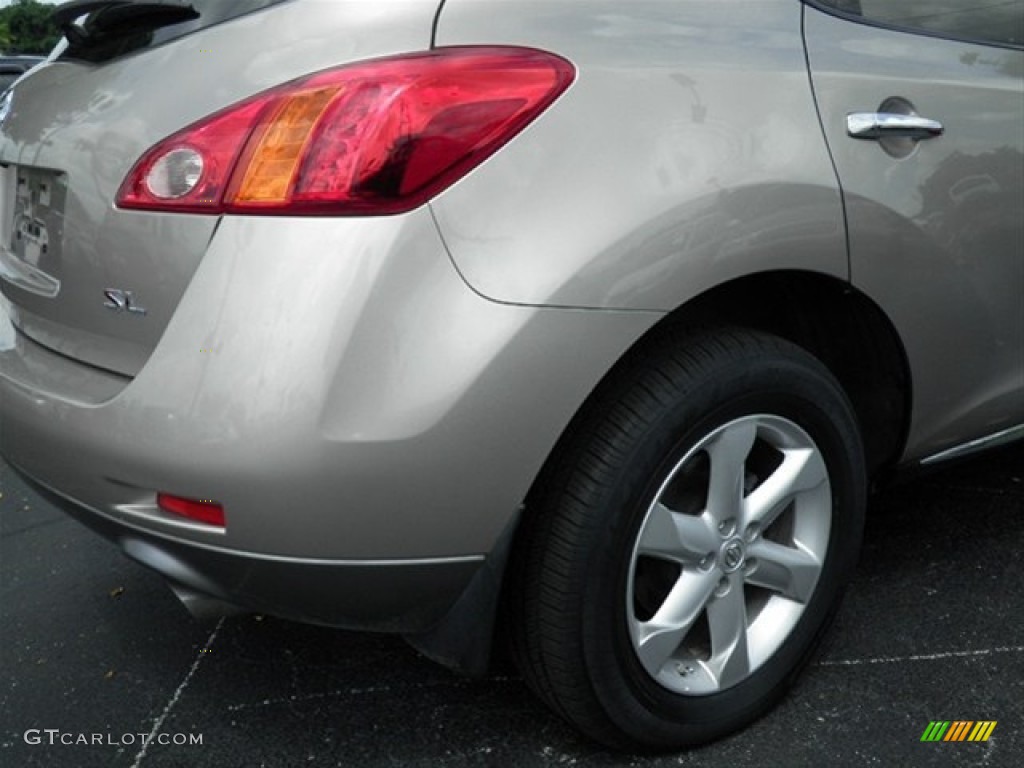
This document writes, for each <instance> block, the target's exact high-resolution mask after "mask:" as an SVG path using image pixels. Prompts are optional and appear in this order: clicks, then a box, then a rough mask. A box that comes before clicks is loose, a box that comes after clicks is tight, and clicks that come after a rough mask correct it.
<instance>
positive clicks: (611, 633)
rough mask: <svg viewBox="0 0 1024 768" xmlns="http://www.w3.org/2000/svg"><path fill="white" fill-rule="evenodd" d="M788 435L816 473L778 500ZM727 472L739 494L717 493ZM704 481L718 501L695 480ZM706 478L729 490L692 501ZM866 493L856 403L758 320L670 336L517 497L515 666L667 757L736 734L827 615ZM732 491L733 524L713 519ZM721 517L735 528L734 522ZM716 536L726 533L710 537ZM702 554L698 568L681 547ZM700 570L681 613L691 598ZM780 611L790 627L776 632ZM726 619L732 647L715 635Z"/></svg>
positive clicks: (561, 700) (548, 695) (643, 354)
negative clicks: (520, 512) (751, 327)
mask: <svg viewBox="0 0 1024 768" xmlns="http://www.w3.org/2000/svg"><path fill="white" fill-rule="evenodd" d="M777 428H778V429H777ZM750 434H753V435H755V438H756V439H754V438H752V439H754V442H753V443H752V445H753V448H752V449H751V450H750V452H749V454H748V453H745V451H746V448H744V447H743V446H745V443H744V440H746V439H747V437H748V436H749V435H750ZM789 441H792V445H793V446H796V448H797V449H799V451H803V453H799V452H798V451H796V450H794V452H792V455H793V456H798V457H799V458H800V460H801V461H803V462H804V464H802V465H800V466H801V467H810V468H809V469H801V470H800V474H798V475H796V477H798V478H799V479H797V480H794V482H793V486H792V488H793V493H792V497H791V498H789V497H786V496H785V494H784V493H782V495H780V496H779V499H781V501H780V502H779V503H777V504H774V505H769V504H768V502H767V501H765V498H767V497H772V498H774V496H772V494H773V493H774V492H775V490H774V489H776V488H781V489H786V488H789V486H786V485H784V484H783V481H782V480H779V479H778V478H780V477H782V478H783V479H786V478H788V477H789V476H790V473H791V470H790V469H789V467H790V466H791V464H785V466H786V467H787V470H786V474H785V475H783V474H782V473H781V472H777V470H778V469H779V467H781V466H783V464H780V463H778V462H781V461H782V459H781V458H779V457H783V456H790V455H791V454H790V452H789V446H790V442H789ZM698 446H703V448H701V450H695V448H696V447H698ZM800 446H803V447H802V448H801V447H800ZM730 452H732V453H730ZM776 454H777V455H776ZM741 455H742V456H746V458H745V459H743V460H742V462H741V464H740V466H739V467H737V468H733V467H732V463H731V461H730V459H732V458H734V457H735V456H741ZM711 457H714V458H711ZM684 458H685V459H686V461H682V460H683V459H684ZM819 459H820V461H819ZM812 463H814V466H813V467H811V464H812ZM712 466H714V467H716V469H710V467H712ZM792 466H796V465H795V464H794V465H792ZM732 472H735V473H736V474H737V476H738V477H740V478H741V481H740V482H742V483H743V485H744V488H743V489H740V488H736V492H737V493H738V494H739V496H741V497H742V499H743V501H742V502H739V501H735V499H734V496H736V494H734V493H732V491H729V490H728V489H731V488H733V484H731V483H732V480H731V474H730V473H732ZM702 473H703V474H702ZM821 473H824V479H823V480H822V479H821V478H820V477H819V475H820V474H821ZM712 478H714V482H715V489H722V488H724V489H726V492H725V493H722V492H720V491H719V490H707V489H708V488H709V487H710V485H711V483H712ZM722 478H725V480H724V481H723V480H722ZM769 478H771V482H772V483H773V484H774V483H778V485H769V484H768V483H766V482H765V480H766V479H769ZM815 482H817V483H818V485H817V486H814V487H813V488H812V489H810V490H808V489H805V488H803V486H804V485H809V484H812V483H815ZM702 486H703V487H704V488H705V493H707V495H708V498H710V497H711V496H714V497H715V498H716V499H725V501H723V502H722V503H721V504H718V503H717V502H709V501H708V498H704V499H701V498H700V488H701V487H702ZM762 487H763V488H764V490H763V491H762V492H761V494H760V495H757V496H754V495H753V494H754V493H756V492H757V490H758V489H759V488H762ZM780 493H781V492H780ZM865 495H866V480H865V470H864V460H863V450H862V447H861V441H860V437H859V432H858V427H857V423H856V419H855V416H854V413H853V409H852V407H851V405H850V403H849V402H848V400H847V398H846V396H845V395H844V393H843V390H842V388H841V387H840V385H839V384H838V382H837V381H836V380H835V378H834V377H833V376H832V375H831V374H830V373H829V372H828V370H827V369H826V368H825V367H824V366H823V365H821V363H819V362H818V361H817V360H816V359H815V358H814V357H812V356H811V355H809V354H808V353H807V352H805V351H804V350H803V349H801V348H799V347H797V346H795V345H793V344H791V343H789V342H787V341H785V340H782V339H779V338H776V337H773V336H770V335H767V334H764V333H760V332H755V331H748V330H742V329H717V330H705V331H700V332H695V333H689V334H684V333H682V332H681V331H670V332H667V333H665V334H663V335H662V336H661V338H660V339H659V340H658V341H656V342H653V343H651V344H648V345H647V346H646V348H644V349H641V350H640V351H638V352H635V353H634V354H633V355H632V356H631V358H630V359H628V360H627V361H626V362H625V364H624V365H623V366H620V368H619V369H617V370H616V371H615V372H613V374H612V375H611V376H610V377H609V379H608V380H607V381H606V382H605V383H604V384H603V385H602V386H601V387H600V388H599V390H598V392H596V393H595V395H594V397H593V398H592V399H591V401H590V402H589V403H588V405H587V406H586V408H585V409H584V411H583V413H582V414H581V416H580V417H579V418H578V419H577V420H576V422H574V424H573V426H572V427H570V430H569V431H568V433H567V435H566V437H565V438H564V439H563V442H562V444H561V445H560V446H559V448H558V450H557V451H556V453H555V455H554V456H553V457H552V460H551V461H550V462H549V465H548V467H547V468H546V470H545V473H544V475H543V476H542V478H541V479H540V480H539V481H538V487H537V488H535V489H534V492H533V493H532V494H531V497H530V499H529V500H528V504H527V511H526V515H525V517H524V521H523V525H522V529H521V531H520V533H519V537H518V539H517V543H516V548H515V551H514V553H513V560H512V563H511V566H510V574H509V589H508V592H507V598H508V601H507V604H506V607H507V609H508V611H509V614H508V620H509V626H510V632H511V645H512V652H513V656H514V658H515V660H516V662H517V665H518V666H519V668H520V670H521V671H522V673H523V675H524V677H525V678H526V680H527V682H528V684H529V685H530V687H531V688H532V689H533V690H534V691H535V692H536V693H537V694H538V695H539V696H540V697H541V698H542V699H543V700H544V701H545V702H547V703H548V704H549V705H550V706H551V707H552V708H553V709H554V710H555V711H556V712H558V713H559V714H561V715H562V716H563V717H564V718H565V719H567V720H568V721H569V722H570V723H572V724H574V725H576V726H577V727H578V728H579V729H581V730H582V731H583V732H585V733H586V734H588V735H589V736H591V737H592V738H594V739H596V740H597V741H599V742H601V743H603V744H605V745H607V746H609V747H612V748H615V749H623V750H644V751H650V750H657V751H662V750H674V749H679V748H681V747H685V746H691V745H696V744H700V743H704V742H707V741H710V740H712V739H715V738H718V737H720V736H722V735H725V734H727V733H730V732H732V731H735V730H737V729H739V728H741V727H742V726H744V725H746V724H747V723H749V722H751V721H752V720H754V719H755V718H757V717H759V716H760V715H762V714H763V713H764V712H766V711H767V710H768V709H769V708H771V707H772V706H773V705H774V704H775V703H776V702H777V701H778V700H779V699H780V698H781V697H782V695H783V694H784V692H785V690H786V688H787V687H788V685H789V684H790V683H792V681H793V680H794V679H795V677H796V675H797V673H798V672H799V671H800V669H801V668H802V667H803V665H804V664H806V662H807V660H808V658H809V657H810V656H811V654H812V652H813V650H814V648H815V646H816V645H817V643H818V641H819V640H820V638H821V637H822V634H823V633H824V631H825V629H826V628H827V626H828V624H829V623H830V620H831V618H832V617H833V615H834V613H835V610H836V608H837V607H838V603H839V599H840V597H841V594H842V591H843V588H844V585H845V583H846V582H847V580H848V579H849V577H850V575H851V573H852V570H853V567H854V565H855V562H856V557H857V553H858V551H859V548H860V540H861V534H862V527H863V517H864V505H865ZM737 498H738V497H737ZM655 500H657V501H658V502H660V503H661V504H662V505H663V506H659V507H656V506H654V502H655ZM734 502H735V503H736V504H737V505H739V506H737V507H736V509H737V510H739V513H738V514H736V515H734V517H732V518H726V519H724V520H721V519H720V517H716V516H715V515H722V514H726V513H725V512H722V511H721V510H725V509H726V507H729V505H730V504H733V503H734ZM755 502H756V503H755ZM673 505H675V506H673ZM712 507H716V509H719V511H718V512H716V513H715V515H712V514H711V512H710V510H711V508H712ZM747 507H749V509H747ZM762 507H763V509H762ZM666 508H667V509H668V510H671V513H670V514H669V513H667V512H666V511H665V509H666ZM767 509H770V510H771V512H764V510H767ZM705 510H706V511H707V514H704V515H703V516H699V515H698V514H697V513H699V512H702V511H705ZM755 513H756V514H755ZM758 514H762V515H763V517H762V518H758V517H757V515H758ZM664 520H670V521H672V522H673V523H674V524H675V525H674V526H673V527H671V528H670V529H666V528H664V527H662V522H663V521H664ZM730 520H731V521H733V522H734V523H735V522H736V521H741V523H740V524H738V527H736V528H734V530H732V531H729V525H728V524H729V521H730ZM757 520H762V521H763V522H764V525H763V527H762V528H758V527H757ZM772 520H774V521H775V522H771V521H772ZM826 520H827V523H826V522H824V521H826ZM708 521H712V522H711V523H709V522H708ZM716 521H717V522H716ZM684 524H685V525H684ZM708 525H711V526H712V527H710V528H708V527H707V526H708ZM641 526H643V528H641ZM694 526H697V527H700V526H703V527H700V534H699V535H695V536H694V537H693V540H690V539H688V538H687V536H686V535H684V534H677V533H674V532H675V531H677V530H678V531H684V530H685V531H689V530H690V529H691V528H693V527H694ZM669 530H671V531H672V532H673V533H672V534H671V535H668V534H666V536H667V538H666V537H665V536H662V533H663V532H665V531H669ZM709 530H710V531H714V530H718V531H719V532H720V535H721V543H720V544H719V543H717V542H718V540H717V539H716V540H715V542H716V543H715V544H714V546H711V545H710V544H708V542H709V541H711V540H710V539H709V536H710V534H709V533H708V531H709ZM723 531H724V533H722V532H723ZM797 531H799V532H800V533H799V536H801V537H804V538H806V539H807V540H808V541H812V543H811V544H809V545H806V548H807V550H808V552H804V551H803V550H804V548H805V543H804V542H803V541H801V542H800V545H799V546H797V541H798V535H797V533H796V532H797ZM641 532H643V536H642V537H641ZM673 536H675V537H678V541H677V540H676V538H673ZM730 537H731V538H730ZM663 539H664V541H666V542H668V544H666V545H665V550H666V551H668V552H669V554H667V555H664V557H665V558H667V559H662V558H663V555H662V553H661V549H660V548H659V547H660V544H659V542H661V541H662V540H663ZM697 540H699V543H697V544H695V543H693V542H694V541H697ZM680 542H683V544H682V545H681V544H680ZM814 542H816V543H814ZM673 547H674V548H675V549H673ZM680 547H681V548H680ZM702 547H703V549H708V551H709V555H713V558H712V559H711V561H709V560H708V557H704V558H703V559H702V560H700V562H698V561H697V559H696V558H697V557H698V555H696V554H694V555H692V556H691V554H690V551H691V550H701V551H703V549H702ZM715 547H718V548H717V549H715ZM778 547H786V548H787V551H785V552H783V551H782V550H780V549H778ZM789 549H791V550H792V552H790V551H788V550H789ZM652 552H653V554H651V553H652ZM815 552H816V553H817V554H815ZM679 553H682V554H679ZM756 553H761V558H760V559H758V557H756V556H755V554H756ZM808 553H809V554H808ZM677 554H678V555H679V556H678V557H676V555H677ZM780 555H781V556H782V557H781V562H783V563H784V565H783V566H779V564H778V562H776V560H778V559H779V558H780ZM805 555H806V557H805ZM674 557H675V558H676V559H673V558H674ZM766 558H767V559H766ZM791 560H792V562H791ZM818 561H820V563H818ZM709 562H710V564H709ZM737 562H739V563H740V565H736V563H737ZM815 563H818V564H815ZM716 569H717V570H716ZM815 569H817V571H816V575H813V574H814V573H815ZM709 574H710V575H709ZM684 575H685V579H686V581H685V583H684ZM716 578H717V579H719V580H718V581H717V582H715V579H716ZM712 582H713V583H715V584H716V585H717V586H715V587H714V588H713V591H712V593H711V595H710V596H709V597H707V599H706V602H705V603H702V605H703V606H704V607H703V608H701V609H700V610H702V611H703V613H701V614H699V615H698V616H697V620H696V621H692V622H690V624H689V625H688V624H687V621H688V619H687V618H686V617H688V616H690V615H692V613H690V612H689V610H690V607H691V606H690V602H688V601H689V600H690V599H691V597H690V596H691V595H698V594H699V595H703V594H704V590H706V589H707V585H708V584H709V583H712ZM764 583H767V584H769V587H768V588H767V589H766V588H764ZM691 585H697V586H691ZM737 585H738V586H737ZM698 587H699V589H698ZM666 590H667V591H666ZM673 590H676V591H673ZM687 590H691V591H687ZM783 593H785V594H783ZM669 595H672V599H671V600H669V597H668V596H669ZM693 599H697V598H693ZM693 605H697V603H693ZM755 610H756V611H758V612H757V613H754V611H755ZM765 611H771V612H773V613H771V615H769V614H766V613H765ZM792 614H796V616H795V618H793V617H792ZM663 616H667V617H669V618H671V619H672V620H671V621H669V620H668V619H662V618H659V617H663ZM680 616H682V617H683V618H679V617H680ZM762 616H765V617H766V620H765V622H762V623H761V624H756V619H757V618H760V617H762ZM780 617H781V618H782V619H784V621H783V624H782V625H781V626H784V627H785V630H784V631H783V630H777V631H775V632H774V634H773V633H772V631H771V630H770V629H769V628H770V627H776V626H778V625H779V618H780ZM655 619H657V621H655ZM701 620H703V625H702V624H701ZM730 622H733V623H732V624H730ZM787 622H788V623H787ZM663 625H665V626H667V627H669V629H663ZM755 625H756V626H757V632H756V633H755V632H754V629H753V628H754V627H755ZM702 626H703V627H704V635H706V637H705V638H703V639H702V637H701V632H702ZM712 626H713V627H714V628H715V629H714V630H712V629H711V627H712ZM733 630H735V633H736V634H735V637H736V638H737V640H736V642H735V643H734V644H732V645H728V644H726V643H724V640H723V642H718V640H719V639H720V638H721V639H725V638H728V637H729V636H731V635H730V633H731V632H732V631H733ZM680 633H681V634H680ZM677 634H678V636H679V637H680V638H682V639H681V640H680V644H679V646H678V647H675V650H674V651H670V652H669V655H668V656H667V657H666V659H665V660H664V662H662V661H661V660H660V659H661V655H662V653H664V652H665V649H666V648H671V647H672V644H673V643H674V642H675V638H676V635H677ZM652 638H654V639H652ZM640 648H642V649H643V658H644V661H643V662H641V651H640V650H638V649H640ZM755 652H756V653H755ZM702 653H703V654H706V655H702ZM756 654H761V658H760V659H759V660H758V658H757V657H756ZM744 662H746V667H744ZM755 662H756V663H755ZM645 665H646V666H645ZM673 670H675V671H673ZM744 670H745V671H744ZM675 674H678V675H679V676H680V677H679V678H678V679H677V678H676V677H675V676H674V675H675ZM687 677H689V680H687V679H686V678H687ZM716 686H717V687H716Z"/></svg>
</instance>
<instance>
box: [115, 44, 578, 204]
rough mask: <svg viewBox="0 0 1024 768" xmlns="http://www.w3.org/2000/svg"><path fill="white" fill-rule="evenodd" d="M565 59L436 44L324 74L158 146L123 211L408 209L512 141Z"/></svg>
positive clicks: (123, 195) (551, 96) (547, 94)
mask: <svg viewBox="0 0 1024 768" xmlns="http://www.w3.org/2000/svg"><path fill="white" fill-rule="evenodd" d="M574 77H575V70H574V68H573V67H572V65H571V64H569V63H568V62H567V61H565V60H564V59H561V58H559V57H557V56H554V55H552V54H550V53H545V52H543V51H536V50H533V49H527V48H496V47H493V48H492V47H488V48H482V47H481V48H439V49H437V50H433V51H429V52H425V53H416V54H409V55H404V56H396V57H392V58H387V59H377V60H373V61H368V62H363V63H360V64H355V65H349V66H345V67H340V68H338V69H332V70H327V71H325V72H321V73H319V74H316V75H312V76H310V77H307V78H304V79H302V80H297V81H294V82H291V83H287V84H285V85H283V86H281V87H279V88H274V89H272V90H270V91H266V92H264V93H262V94H259V95H257V96H255V97H253V98H251V99H247V100H246V101H243V102H241V103H239V104H236V105H235V106H233V107H229V108H228V109H226V110H223V111H221V112H218V113H217V114H215V115H212V116H211V117H209V118H206V119H204V120H202V121H200V122H198V123H195V124H193V125H191V126H189V127H188V128H186V129H184V130H182V131H180V132H178V133H176V134H174V135H173V136H170V137H168V138H167V139H165V140H163V141H161V142H160V143H159V144H157V145H156V146H155V147H153V148H152V149H150V150H149V151H148V152H146V153H145V154H144V155H143V156H142V157H141V158H140V159H139V161H138V162H137V163H136V164H135V166H134V167H133V168H132V170H131V172H130V173H129V174H128V177H127V178H126V179H125V181H124V183H123V184H122V185H121V189H120V191H119V192H118V195H117V204H118V205H119V206H120V207H122V208H140V209H145V210H158V211H183V212H185V211H187V212H193V213H259V214H289V215H295V214H300V215H301V214H313V215H316V214H324V215H327V214H329V215H353V214H363V215H366V214H371V215H372V214H390V213H401V212H403V211H408V210H411V209H412V208H415V207H416V206H418V205H420V204H422V203H423V202H425V201H426V200H428V199H430V198H431V197H433V196H434V195H436V194H437V193H438V192H440V191H441V190H443V189H445V188H446V187H448V186H450V185H451V184H453V183H454V182H455V181H457V180H458V179H459V178H461V177H462V176H464V175H465V174H466V173H468V172H469V171H470V170H471V169H473V168H474V167H476V166H477V165H479V164H480V163H481V162H483V161H484V160H485V159H486V158H487V157H489V156H490V155H492V154H493V153H494V152H495V151H497V150H498V149H499V148H500V147H501V146H502V145H504V144H505V143H507V142H508V141H509V140H510V139H511V138H512V137H514V136H515V135H516V134H517V133H519V132H520V131H521V130H522V129H523V128H524V127H526V125H527V124H529V123H530V122H531V121H532V120H533V119H534V118H536V117H537V116H538V115H539V114H540V113H541V112H543V111H544V109H545V108H547V106H548V105H550V104H551V103H552V102H553V101H554V100H555V99H556V98H557V97H558V96H559V95H560V94H561V93H562V92H563V91H565V89H566V88H568V87H569V85H570V83H571V82H572V80H573V78H574Z"/></svg>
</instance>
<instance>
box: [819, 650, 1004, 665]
mask: <svg viewBox="0 0 1024 768" xmlns="http://www.w3.org/2000/svg"><path fill="white" fill-rule="evenodd" d="M996 653H1024V645H1007V646H1001V647H999V648H980V649H978V650H973V651H943V652H941V653H915V654H911V655H909V656H877V657H871V658H866V659H832V660H826V661H819V662H818V663H817V664H815V665H814V666H816V667H857V666H861V665H862V664H893V663H895V662H900V661H939V660H942V659H963V658H969V657H972V656H991V655H992V654H996Z"/></svg>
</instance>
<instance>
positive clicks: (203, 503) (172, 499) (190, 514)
mask: <svg viewBox="0 0 1024 768" xmlns="http://www.w3.org/2000/svg"><path fill="white" fill-rule="evenodd" d="M156 504H157V506H158V507H160V509H162V510H163V511H164V512H170V513H171V514H173V515H180V516H181V517H187V518H188V519H189V520H195V521H196V522H199V523H206V524H207V525H219V526H220V527H221V528H223V527H224V525H225V523H224V507H222V506H221V505H220V504H218V503H216V502H215V501H212V500H209V499H183V498H181V497H180V496H171V495H170V494H169V493H158V494H157V495H156Z"/></svg>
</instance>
